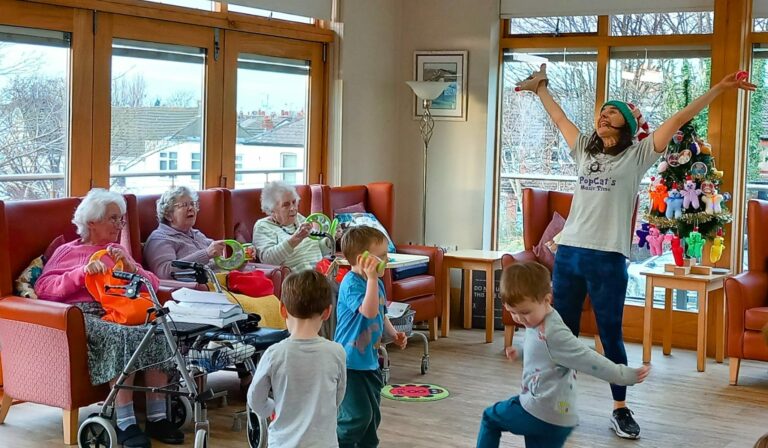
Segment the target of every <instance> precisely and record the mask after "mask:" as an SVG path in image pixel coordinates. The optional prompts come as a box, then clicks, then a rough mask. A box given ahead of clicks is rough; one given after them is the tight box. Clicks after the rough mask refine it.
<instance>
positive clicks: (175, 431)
mask: <svg viewBox="0 0 768 448" xmlns="http://www.w3.org/2000/svg"><path fill="white" fill-rule="evenodd" d="M146 431H147V435H149V436H150V437H152V438H153V439H157V440H159V441H161V442H163V443H167V444H168V445H181V444H182V443H184V433H183V432H181V430H179V428H177V427H176V425H174V424H173V423H171V422H170V421H169V420H168V419H167V418H164V419H162V420H158V421H156V422H147V429H146Z"/></svg>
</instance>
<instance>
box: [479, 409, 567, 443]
mask: <svg viewBox="0 0 768 448" xmlns="http://www.w3.org/2000/svg"><path fill="white" fill-rule="evenodd" d="M502 431H507V432H511V433H512V434H517V435H521V436H523V437H525V448H559V447H561V446H563V444H565V439H567V438H568V435H570V434H571V431H573V428H570V427H566V426H557V425H553V424H551V423H547V422H545V421H542V420H539V419H538V418H536V417H534V416H533V415H531V414H529V413H528V412H527V411H526V410H525V409H523V406H522V405H520V397H518V396H514V397H512V398H510V399H509V400H507V401H500V402H498V403H496V404H494V405H493V406H491V407H489V408H486V410H485V411H483V420H482V421H481V422H480V433H479V434H478V435H477V448H489V447H490V448H497V447H498V446H499V440H500V439H501V432H502Z"/></svg>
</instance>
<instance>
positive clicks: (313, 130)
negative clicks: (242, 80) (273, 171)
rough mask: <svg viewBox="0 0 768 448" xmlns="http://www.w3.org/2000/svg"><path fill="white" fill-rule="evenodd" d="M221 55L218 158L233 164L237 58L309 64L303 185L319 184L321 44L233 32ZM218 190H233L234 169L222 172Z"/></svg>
mask: <svg viewBox="0 0 768 448" xmlns="http://www.w3.org/2000/svg"><path fill="white" fill-rule="evenodd" d="M226 41H227V46H226V51H225V52H224V61H225V62H224V66H225V69H224V119H223V122H224V124H225V126H224V128H223V148H222V157H223V158H224V159H225V160H230V159H231V160H232V161H234V160H235V152H236V145H237V143H236V136H237V58H238V55H240V53H250V54H258V55H265V56H272V57H278V58H289V59H298V60H306V61H309V63H310V78H309V79H310V81H309V82H310V85H309V92H308V95H309V113H308V115H307V129H308V131H307V159H306V170H307V183H310V184H311V183H322V182H323V181H324V178H325V175H324V173H325V170H326V164H327V143H326V142H327V130H326V123H327V110H328V106H327V98H328V89H327V82H326V77H327V76H326V74H327V64H326V63H325V61H324V58H323V53H324V51H325V50H324V48H325V44H323V43H319V42H315V43H309V42H301V41H290V40H286V39H281V38H277V37H271V36H258V37H256V36H253V35H250V34H246V33H240V32H236V31H227V32H226ZM221 180H222V182H221V185H220V186H222V187H227V188H234V187H235V165H234V163H232V164H227V165H225V167H224V169H223V170H222V179H221Z"/></svg>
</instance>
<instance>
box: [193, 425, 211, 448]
mask: <svg viewBox="0 0 768 448" xmlns="http://www.w3.org/2000/svg"><path fill="white" fill-rule="evenodd" d="M195 448H208V431H206V430H204V429H198V430H197V432H196V433H195Z"/></svg>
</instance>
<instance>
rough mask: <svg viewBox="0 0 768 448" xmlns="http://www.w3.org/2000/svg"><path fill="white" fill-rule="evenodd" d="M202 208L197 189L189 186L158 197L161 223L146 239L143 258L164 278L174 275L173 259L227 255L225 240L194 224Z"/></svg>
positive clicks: (202, 259) (209, 258) (202, 261)
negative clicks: (206, 232)
mask: <svg viewBox="0 0 768 448" xmlns="http://www.w3.org/2000/svg"><path fill="white" fill-rule="evenodd" d="M199 212H200V206H199V202H198V198H197V192H195V191H194V190H192V189H190V188H187V187H183V186H182V187H176V188H173V189H171V190H168V191H166V192H165V193H163V195H162V196H160V199H158V200H157V221H158V223H159V225H158V227H157V229H155V230H154V231H153V232H152V233H151V234H150V235H149V238H147V242H146V243H144V258H145V259H146V262H147V267H149V270H150V271H152V272H154V273H155V274H157V276H158V277H160V278H161V279H171V278H172V277H171V273H172V272H173V271H174V269H175V268H173V267H172V266H171V262H172V261H174V260H182V261H191V262H195V263H200V264H210V263H212V260H213V259H214V258H215V257H217V256H221V255H224V249H225V247H226V245H225V244H224V242H223V241H214V240H212V239H210V238H208V237H207V236H205V234H203V232H201V231H199V230H197V229H195V228H194V227H195V222H196V221H197V214H198V213H199ZM211 267H213V266H211Z"/></svg>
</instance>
